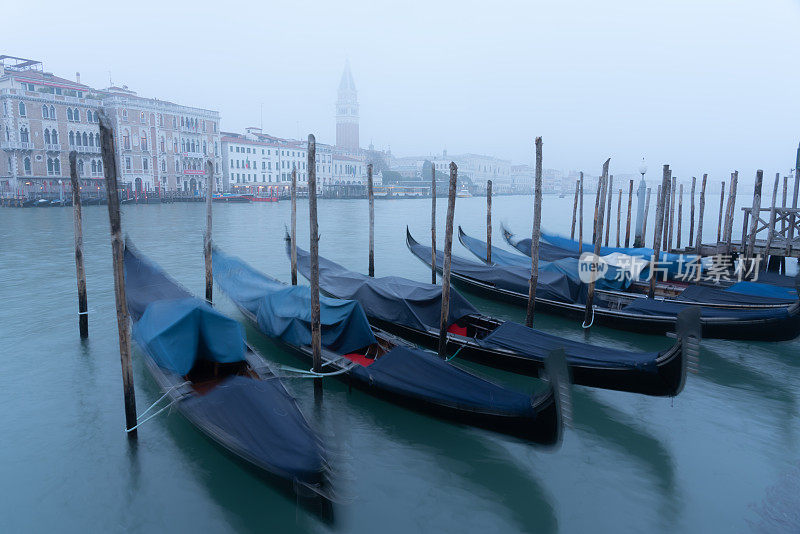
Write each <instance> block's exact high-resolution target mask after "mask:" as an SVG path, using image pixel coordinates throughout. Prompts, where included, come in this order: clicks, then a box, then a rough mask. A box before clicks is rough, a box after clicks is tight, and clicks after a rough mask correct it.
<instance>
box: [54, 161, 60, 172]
mask: <svg viewBox="0 0 800 534" xmlns="http://www.w3.org/2000/svg"><path fill="white" fill-rule="evenodd" d="M53 171H54V172H55V173H56V174H61V160H60V159H58V158H54V159H53Z"/></svg>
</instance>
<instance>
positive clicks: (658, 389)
mask: <svg viewBox="0 0 800 534" xmlns="http://www.w3.org/2000/svg"><path fill="white" fill-rule="evenodd" d="M287 252H288V241H287ZM309 265H310V263H309V255H308V252H306V251H305V250H302V249H300V248H298V249H297V269H298V271H299V272H300V273H301V274H303V275H304V276H306V277H308V273H309ZM319 279H320V288H321V289H322V290H324V291H325V293H326V294H329V295H331V296H333V297H336V298H346V299H354V300H357V301H358V302H359V303H360V304H361V306H362V307H363V308H364V311H365V313H366V314H367V317H368V319H369V321H370V323H371V324H372V325H374V326H377V327H379V328H381V329H384V330H386V331H388V332H391V333H393V334H396V335H398V336H401V337H403V338H405V339H407V340H409V341H412V342H414V343H419V344H420V345H424V346H427V347H429V348H436V347H438V343H439V321H440V310H441V304H442V288H441V286H437V285H434V284H428V283H423V282H415V281H413V280H409V279H407V278H400V277H396V276H387V277H382V278H372V277H369V276H366V275H363V274H360V273H355V272H352V271H348V270H347V269H345V268H344V267H342V266H341V265H339V264H337V263H334V262H332V261H330V260H327V259H325V258H320V259H319ZM683 313H684V314H687V315H686V317H685V318H681V319H680V320H679V322H678V336H677V339H676V341H675V343H673V344H672V346H670V347H669V348H667V349H665V350H662V351H660V352H650V353H637V352H629V351H625V350H616V349H609V348H605V347H597V346H593V345H589V344H586V343H580V342H576V341H571V340H568V339H564V338H561V337H558V336H554V335H551V334H547V333H545V332H541V331H538V330H533V329H531V328H527V327H525V326H523V325H521V324H518V323H514V322H512V321H503V320H501V319H496V318H493V317H487V316H486V315H483V314H481V313H480V312H479V311H478V310H476V309H475V308H474V307H473V306H472V305H471V304H470V303H469V302H468V301H467V300H466V299H465V298H464V297H463V296H462V295H461V294H459V293H458V291H456V290H455V289H451V290H450V304H449V317H448V331H447V347H448V352H449V353H450V354H457V356H458V357H459V358H463V359H465V360H470V361H474V362H477V363H480V364H483V365H487V366H490V367H495V368H497V369H503V370H506V371H511V372H515V373H520V374H525V375H529V376H539V374H540V373H541V372H542V370H543V369H544V361H545V358H546V357H547V355H548V354H549V353H550V352H551V351H553V350H555V349H558V348H563V349H564V351H565V354H566V360H567V364H568V365H569V368H570V372H571V376H572V380H573V382H574V383H575V384H581V385H585V386H592V387H599V388H605V389H614V390H620V391H629V392H634V393H642V394H646V395H657V396H675V395H677V394H678V393H680V392H681V390H682V389H683V385H684V383H685V379H686V369H687V362H688V354H689V353H691V354H693V355H694V353H696V352H697V349H698V348H697V344H698V343H699V337H700V323H699V315H698V312H697V310H696V309H694V310H686V311H684V312H683ZM691 315H694V317H691Z"/></svg>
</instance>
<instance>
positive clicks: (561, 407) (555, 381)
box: [531, 348, 572, 447]
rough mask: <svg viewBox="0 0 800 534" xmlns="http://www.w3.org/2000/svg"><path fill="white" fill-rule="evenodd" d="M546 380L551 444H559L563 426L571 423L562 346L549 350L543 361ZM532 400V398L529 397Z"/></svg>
mask: <svg viewBox="0 0 800 534" xmlns="http://www.w3.org/2000/svg"><path fill="white" fill-rule="evenodd" d="M544 366H545V373H546V374H547V381H548V382H549V384H550V390H549V392H548V395H547V397H551V398H552V400H551V405H552V407H551V410H550V411H551V414H550V417H551V418H552V421H553V422H552V427H551V428H552V434H553V440H552V444H553V445H554V446H556V447H559V446H561V441H562V440H563V438H564V428H565V427H568V426H570V425H571V424H572V388H571V385H572V380H571V379H570V372H569V366H568V365H567V356H566V352H565V351H564V349H563V348H561V349H556V350H553V351H551V352H550V354H549V355H548V357H547V359H546V360H545V363H544ZM531 401H532V402H533V398H532V399H531Z"/></svg>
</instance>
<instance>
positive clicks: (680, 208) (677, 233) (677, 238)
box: [675, 184, 683, 249]
mask: <svg viewBox="0 0 800 534" xmlns="http://www.w3.org/2000/svg"><path fill="white" fill-rule="evenodd" d="M681 219H683V184H681V185H680V187H678V221H677V224H676V225H675V226H677V228H676V230H675V248H676V249H680V248H681Z"/></svg>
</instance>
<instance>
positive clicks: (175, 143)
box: [172, 139, 178, 154]
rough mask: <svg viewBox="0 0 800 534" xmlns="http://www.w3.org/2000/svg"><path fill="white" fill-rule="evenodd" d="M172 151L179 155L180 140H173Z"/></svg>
mask: <svg viewBox="0 0 800 534" xmlns="http://www.w3.org/2000/svg"><path fill="white" fill-rule="evenodd" d="M172 151H173V152H175V153H176V154H177V153H178V140H177V139H173V140H172Z"/></svg>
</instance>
